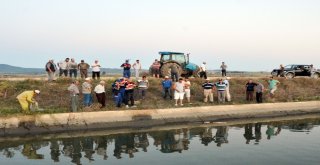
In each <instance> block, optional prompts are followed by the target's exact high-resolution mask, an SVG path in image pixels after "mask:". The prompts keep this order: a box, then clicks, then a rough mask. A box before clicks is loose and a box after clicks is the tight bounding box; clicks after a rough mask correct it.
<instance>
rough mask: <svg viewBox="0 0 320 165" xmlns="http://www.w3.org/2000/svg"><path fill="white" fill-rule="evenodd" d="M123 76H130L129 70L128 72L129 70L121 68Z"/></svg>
mask: <svg viewBox="0 0 320 165" xmlns="http://www.w3.org/2000/svg"><path fill="white" fill-rule="evenodd" d="M123 77H125V78H130V77H131V72H130V70H123Z"/></svg>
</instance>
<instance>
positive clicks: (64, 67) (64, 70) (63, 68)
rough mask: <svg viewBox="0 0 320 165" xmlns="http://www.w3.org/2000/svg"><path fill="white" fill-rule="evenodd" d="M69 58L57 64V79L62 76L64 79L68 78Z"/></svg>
mask: <svg viewBox="0 0 320 165" xmlns="http://www.w3.org/2000/svg"><path fill="white" fill-rule="evenodd" d="M69 60H70V59H69V58H66V59H65V60H64V61H61V62H59V63H58V66H59V77H61V76H62V75H64V76H65V77H67V76H68V71H69Z"/></svg>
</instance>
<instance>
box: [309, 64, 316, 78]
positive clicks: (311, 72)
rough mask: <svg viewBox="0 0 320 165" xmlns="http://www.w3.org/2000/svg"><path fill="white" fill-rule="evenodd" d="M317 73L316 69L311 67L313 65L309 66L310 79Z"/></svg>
mask: <svg viewBox="0 0 320 165" xmlns="http://www.w3.org/2000/svg"><path fill="white" fill-rule="evenodd" d="M316 71H317V69H316V68H315V67H314V66H313V64H311V65H310V77H313V75H314V73H315V72H316Z"/></svg>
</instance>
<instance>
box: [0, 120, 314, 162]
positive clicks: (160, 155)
mask: <svg viewBox="0 0 320 165" xmlns="http://www.w3.org/2000/svg"><path fill="white" fill-rule="evenodd" d="M220 125H223V124H220ZM319 125H320V119H304V120H294V121H278V122H272V123H252V124H244V125H229V126H227V124H224V125H223V126H208V127H199V128H188V127H182V128H179V129H173V130H164V131H150V132H143V130H139V131H136V132H131V133H125V134H108V135H103V134H102V135H101V134H100V135H99V136H87V137H86V136H85V135H82V136H74V137H73V138H71V137H65V138H61V137H59V135H56V136H54V137H59V138H51V139H50V140H39V139H43V138H37V137H34V138H30V137H28V138H19V139H16V140H14V138H12V139H9V140H3V139H2V140H0V164H1V165H9V164H23V165H49V164H55V165H56V164H63V165H67V164H79V165H80V164H83V165H86V164H91V165H100V164H101V165H102V164H111V165H117V164H119V165H122V164H123V165H128V164H137V165H177V164H182V165H198V164H199V165H209V164H223V165H233V164H234V165H238V164H244V165H249V164H253V165H264V164H265V165H270V164H272V165H276V164H279V165H287V164H288V165H313V164H314V165H319V164H320V127H319ZM0 139H1V138H0ZM36 139H38V140H36Z"/></svg>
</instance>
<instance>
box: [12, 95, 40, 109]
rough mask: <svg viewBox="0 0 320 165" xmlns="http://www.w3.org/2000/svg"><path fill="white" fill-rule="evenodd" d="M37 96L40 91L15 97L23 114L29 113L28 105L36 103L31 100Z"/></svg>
mask: <svg viewBox="0 0 320 165" xmlns="http://www.w3.org/2000/svg"><path fill="white" fill-rule="evenodd" d="M38 94H40V91H39V90H34V91H24V92H23V93H21V94H20V95H18V96H17V99H18V101H19V103H20V105H21V108H22V110H23V111H24V112H29V111H30V104H32V103H36V101H35V100H34V99H33V98H34V97H35V96H36V95H38Z"/></svg>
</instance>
